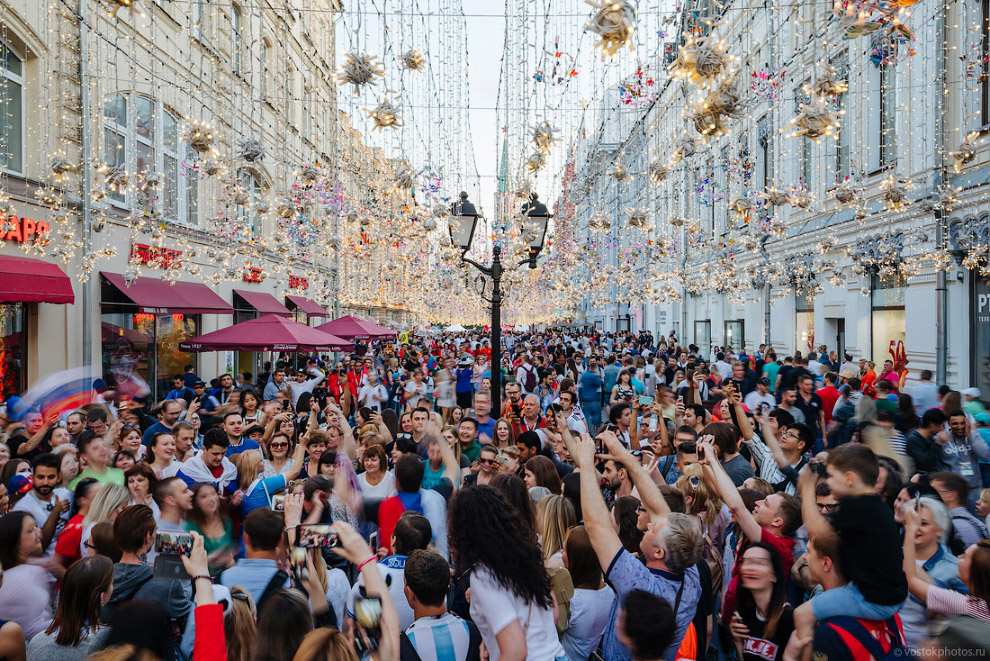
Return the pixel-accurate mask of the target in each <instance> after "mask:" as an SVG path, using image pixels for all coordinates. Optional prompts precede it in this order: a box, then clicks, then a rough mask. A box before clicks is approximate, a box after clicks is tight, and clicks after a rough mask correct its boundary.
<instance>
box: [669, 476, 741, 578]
mask: <svg viewBox="0 0 990 661" xmlns="http://www.w3.org/2000/svg"><path fill="white" fill-rule="evenodd" d="M702 476H703V472H702V468H701V464H692V465H690V466H685V467H684V473H683V474H682V475H681V476H680V477H679V478H678V479H677V485H676V486H677V490H678V491H680V492H681V493H682V494H684V504H685V506H686V507H687V513H688V514H693V515H695V516H697V517H698V519H699V520H700V521H701V532H702V534H703V536H704V539H705V543H704V547H703V549H702V554H701V555H702V557H703V558H704V559H705V562H707V563H708V566H709V567H710V568H711V570H712V577H713V580H714V581H716V582H719V587H721V583H720V581H721V577H722V574H723V565H724V563H723V561H722V552H721V548H722V541H723V540H724V539H725V531H726V529H727V528H728V527H729V524H730V523H732V514H731V513H730V512H729V508H728V507H727V506H726V505H725V504H724V503H723V502H722V501H721V500H720V499H719V497H718V495H717V494H716V493H715V491H713V490H712V489H710V488H709V487H708V484H707V483H706V482H705V480H704V479H703V477H702Z"/></svg>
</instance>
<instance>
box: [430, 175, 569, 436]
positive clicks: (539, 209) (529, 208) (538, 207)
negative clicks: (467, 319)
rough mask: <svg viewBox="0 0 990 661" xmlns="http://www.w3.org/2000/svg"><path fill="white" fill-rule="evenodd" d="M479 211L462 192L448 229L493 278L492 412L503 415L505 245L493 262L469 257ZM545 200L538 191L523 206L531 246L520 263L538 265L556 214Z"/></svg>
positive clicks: (464, 254) (494, 254)
mask: <svg viewBox="0 0 990 661" xmlns="http://www.w3.org/2000/svg"><path fill="white" fill-rule="evenodd" d="M480 217H481V214H479V213H478V211H477V209H475V208H474V205H473V204H471V202H469V201H468V195H467V193H464V192H462V193H461V199H460V202H455V203H454V205H453V206H452V207H451V210H450V219H449V220H448V229H449V230H450V243H451V245H453V246H455V247H457V248H460V249H461V260H462V261H464V262H467V263H468V264H470V265H472V266H474V267H475V268H476V269H478V270H479V271H481V272H482V273H483V274H484V275H487V276H488V277H489V278H491V279H492V297H491V298H488V299H485V300H486V301H488V302H489V303H491V306H492V322H491V344H492V364H491V372H492V393H491V398H492V415H493V417H495V418H498V417H500V415H501V409H502V371H501V365H502V272H503V267H502V247H501V246H499V245H498V244H496V245H495V246H494V248H492V265H491V266H483V265H481V264H479V263H478V262H476V261H474V260H473V259H469V258H468V257H467V252H468V250H470V249H471V241H472V239H473V238H474V231H475V228H476V227H477V225H478V218H480ZM552 217H553V216H552V214H550V212H549V211H548V210H547V207H546V205H545V204H543V203H542V202H540V201H539V199H537V196H536V194H535V193H534V194H533V196H532V198H531V199H530V201H529V202H527V203H526V204H524V205H523V207H522V225H523V232H522V234H523V239H524V240H525V241H526V243H527V246H528V250H527V255H528V256H527V258H526V259H525V260H523V261H522V262H520V265H522V264H527V265H529V268H531V269H535V268H536V258H537V257H539V255H540V253H541V252H542V251H543V242H544V241H545V240H546V235H547V222H548V221H549V220H550V218H552Z"/></svg>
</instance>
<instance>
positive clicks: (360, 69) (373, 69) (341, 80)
mask: <svg viewBox="0 0 990 661" xmlns="http://www.w3.org/2000/svg"><path fill="white" fill-rule="evenodd" d="M384 77H385V68H384V67H383V66H382V63H381V62H380V61H379V60H378V56H377V55H370V54H368V53H363V54H361V55H358V54H357V53H347V54H346V55H344V65H343V66H342V67H341V69H340V72H339V73H337V75H336V79H337V85H338V86H343V85H353V86H354V94H358V93H359V92H360V91H361V88H362V87H364V86H365V85H374V84H375V79H376V78H384Z"/></svg>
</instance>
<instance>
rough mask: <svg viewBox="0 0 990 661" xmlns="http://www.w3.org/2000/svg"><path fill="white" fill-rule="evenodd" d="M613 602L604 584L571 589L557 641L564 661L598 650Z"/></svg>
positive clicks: (609, 589)
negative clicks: (568, 610) (568, 611)
mask: <svg viewBox="0 0 990 661" xmlns="http://www.w3.org/2000/svg"><path fill="white" fill-rule="evenodd" d="M472 594H473V593H472ZM613 601H615V592H614V591H613V590H612V588H610V587H609V586H607V585H606V586H604V587H602V588H601V589H598V590H585V589H576V590H574V597H573V598H571V615H570V618H569V619H568V620H567V629H566V630H565V631H564V635H563V637H562V638H561V641H560V642H561V644H562V645H563V646H564V650H565V651H566V652H567V658H568V659H587V658H588V655H590V654H591V653H592V652H593V651H594V650H595V648H597V647H598V640H599V639H600V638H601V637H602V632H603V631H605V627H606V626H608V616H609V613H610V612H611V610H612V602H613Z"/></svg>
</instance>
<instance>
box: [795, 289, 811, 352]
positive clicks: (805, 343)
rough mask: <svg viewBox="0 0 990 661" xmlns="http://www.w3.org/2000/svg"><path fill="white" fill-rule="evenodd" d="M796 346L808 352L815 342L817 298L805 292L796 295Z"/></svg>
mask: <svg viewBox="0 0 990 661" xmlns="http://www.w3.org/2000/svg"><path fill="white" fill-rule="evenodd" d="M794 311H795V319H794V348H795V350H796V351H800V352H802V353H807V352H809V351H812V350H813V346H812V345H814V342H815V299H814V298H812V297H810V296H805V295H804V294H795V295H794Z"/></svg>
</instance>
